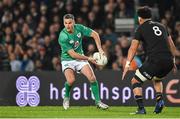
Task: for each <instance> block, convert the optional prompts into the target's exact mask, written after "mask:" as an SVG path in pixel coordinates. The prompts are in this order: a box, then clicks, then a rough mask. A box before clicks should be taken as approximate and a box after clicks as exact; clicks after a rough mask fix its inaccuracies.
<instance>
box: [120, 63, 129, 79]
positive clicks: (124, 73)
mask: <svg viewBox="0 0 180 119" xmlns="http://www.w3.org/2000/svg"><path fill="white" fill-rule="evenodd" d="M129 67H130V62H129V61H126V65H125V67H124V71H123V74H122V80H124V77H125V75H126V73H127V72H128V71H129Z"/></svg>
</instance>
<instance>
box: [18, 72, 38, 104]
mask: <svg viewBox="0 0 180 119" xmlns="http://www.w3.org/2000/svg"><path fill="white" fill-rule="evenodd" d="M39 87H40V81H39V79H38V77H36V76H31V77H30V78H29V79H27V78H26V77H25V76H19V77H18V78H17V80H16V88H17V90H18V91H19V92H18V94H17V95H16V103H17V105H18V106H21V107H23V106H27V105H29V106H32V107H34V106H38V104H39V102H40V96H39V94H38V92H37V91H38V90H39Z"/></svg>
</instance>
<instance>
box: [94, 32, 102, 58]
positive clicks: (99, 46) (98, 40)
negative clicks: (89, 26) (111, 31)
mask: <svg viewBox="0 0 180 119" xmlns="http://www.w3.org/2000/svg"><path fill="white" fill-rule="evenodd" d="M91 37H92V38H93V39H94V40H95V43H96V46H97V48H98V51H99V52H100V53H101V54H103V55H104V51H103V49H102V47H101V40H100V37H99V34H98V33H97V32H96V31H94V30H93V31H92V33H91Z"/></svg>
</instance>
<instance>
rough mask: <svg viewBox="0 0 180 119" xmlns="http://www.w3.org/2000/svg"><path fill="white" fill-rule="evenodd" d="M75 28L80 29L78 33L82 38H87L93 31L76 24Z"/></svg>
mask: <svg viewBox="0 0 180 119" xmlns="http://www.w3.org/2000/svg"><path fill="white" fill-rule="evenodd" d="M77 27H78V28H79V29H80V31H81V32H82V33H83V35H84V36H88V37H90V36H91V33H92V31H93V30H92V29H91V28H88V27H86V26H84V25H81V24H77Z"/></svg>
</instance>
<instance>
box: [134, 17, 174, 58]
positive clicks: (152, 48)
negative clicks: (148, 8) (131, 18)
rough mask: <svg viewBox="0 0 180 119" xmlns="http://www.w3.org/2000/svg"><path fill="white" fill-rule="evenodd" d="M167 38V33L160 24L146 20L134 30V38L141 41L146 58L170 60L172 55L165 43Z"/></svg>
mask: <svg viewBox="0 0 180 119" xmlns="http://www.w3.org/2000/svg"><path fill="white" fill-rule="evenodd" d="M168 36H169V33H168V31H167V30H166V28H165V27H164V26H163V25H162V24H160V23H158V22H154V21H151V20H147V21H145V22H144V23H143V24H141V25H140V26H139V27H138V28H137V29H136V30H135V36H134V38H135V39H136V40H139V41H142V44H143V48H144V51H145V54H146V56H148V58H150V59H153V58H158V59H171V58H172V54H171V52H170V49H169V48H168V42H167V37H168Z"/></svg>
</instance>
